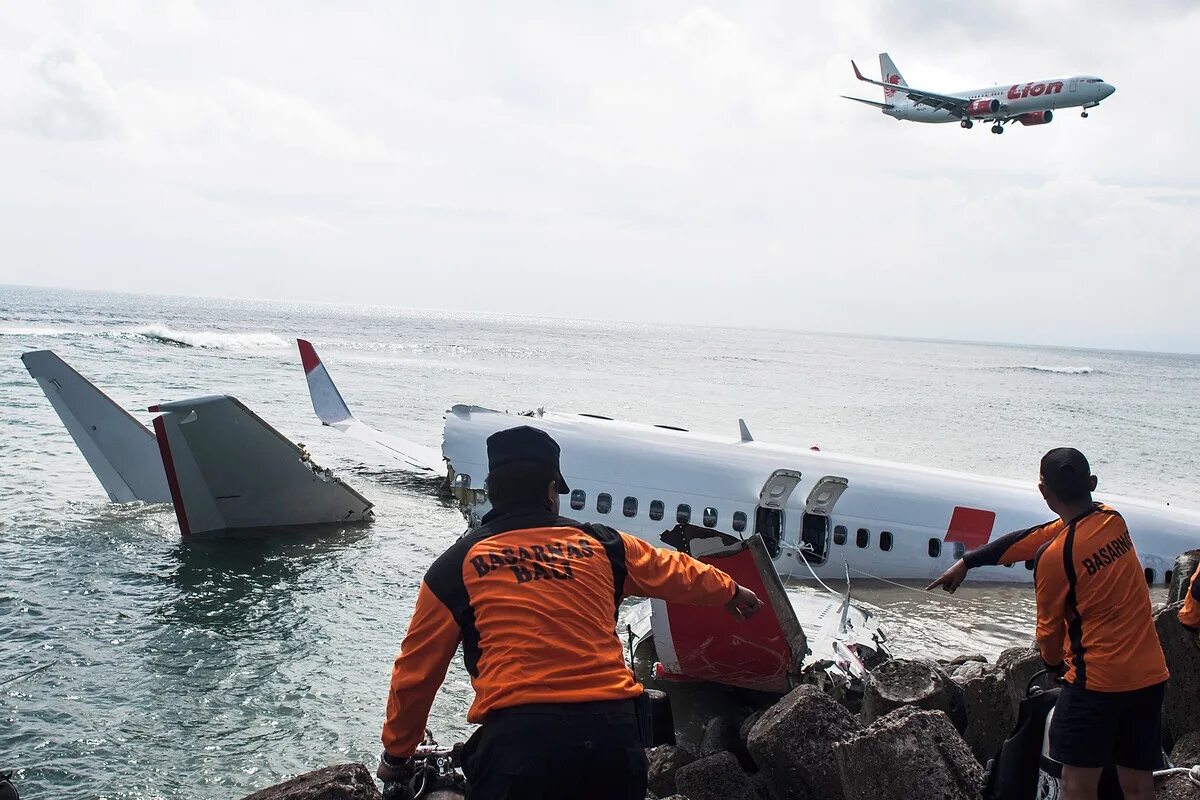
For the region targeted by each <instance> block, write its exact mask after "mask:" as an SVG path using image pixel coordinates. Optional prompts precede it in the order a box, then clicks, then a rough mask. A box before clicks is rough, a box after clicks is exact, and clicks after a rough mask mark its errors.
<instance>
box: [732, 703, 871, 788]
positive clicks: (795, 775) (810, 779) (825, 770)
mask: <svg viewBox="0 0 1200 800" xmlns="http://www.w3.org/2000/svg"><path fill="white" fill-rule="evenodd" d="M861 731H862V725H860V724H859V723H858V720H856V719H854V717H853V716H851V715H850V712H849V711H847V710H846V709H845V708H844V707H842V706H841V705H839V704H838V703H837V701H835V700H834V699H833V698H832V697H830V696H829V695H827V694H825V693H824V692H822V691H821V690H820V689H817V688H816V687H815V686H800V687H797V688H796V689H793V690H792V691H791V692H790V693H788V694H787V696H785V697H784V698H783V699H782V700H780V701H779V702H778V703H776V704H775V705H773V706H771V707H770V708H768V709H767V710H766V711H765V712H763V714H762V716H761V717H760V718H759V720H758V721H757V722H756V723H755V724H754V727H752V728H751V729H750V735H749V736H748V737H747V738H746V744H747V746H748V747H749V748H750V755H751V756H753V757H754V762H755V763H756V764H758V768H759V771H760V773H759V774H761V775H763V776H764V777H765V778H766V781H767V783H768V784H769V785H770V787H771V790H772V793H773V795H774V796H775V797H777V798H779V800H841V798H842V797H843V794H842V782H841V775H840V773H839V772H838V769H837V761H836V759H835V757H834V753H833V745H834V743H835V742H839V741H841V740H843V739H845V738H847V737H849V736H853V735H855V734H857V733H859V732H861Z"/></svg>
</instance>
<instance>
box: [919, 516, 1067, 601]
mask: <svg viewBox="0 0 1200 800" xmlns="http://www.w3.org/2000/svg"><path fill="white" fill-rule="evenodd" d="M1055 522H1058V520H1057V519H1054V520H1051V521H1050V522H1046V523H1043V524H1041V525H1035V526H1033V527H1032V528H1025V529H1024V530H1019V531H1013V532H1012V533H1006V534H1004V535H1003V536H1000V537H998V538H996V539H993V540H992V541H990V542H988V543H987V544H985V545H983V546H981V547H976V548H975V549H974V550H972V551H970V552H969V553H967V554H966V555H964V556H963V557H962V558H960V559H959V560H958V561H955V562H954V565H953V566H952V567H950V569H948V570H946V571H945V572H943V573H942V574H941V577H939V578H938V579H937V580H936V581H934V582H933V583H931V584H929V585H928V586H926V587H925V591H929V590H930V589H936V588H937V587H939V586H940V587H942V588H943V589H945V590H946V591H947V592H954V590H955V589H957V588H958V587H959V584H961V583H962V582H963V581H964V580H966V577H967V570H971V569H975V568H976V567H995V566H1004V565H1006V564H1016V563H1017V562H1019V561H1029V560H1030V559H1032V558H1036V557H1037V554H1038V551H1039V550H1040V549H1041V548H1042V545H1044V544H1045V543H1046V542H1048V541H1050V540H1051V539H1053V538H1054V535H1055V534H1056V533H1057V532H1058V527H1057V526H1056V525H1055V524H1054V523H1055Z"/></svg>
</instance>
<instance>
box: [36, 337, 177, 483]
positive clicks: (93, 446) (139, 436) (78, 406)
mask: <svg viewBox="0 0 1200 800" xmlns="http://www.w3.org/2000/svg"><path fill="white" fill-rule="evenodd" d="M21 361H23V362H24V363H25V369H27V370H29V374H30V375H31V376H32V377H33V379H34V380H36V381H37V382H38V385H39V386H41V387H42V391H43V392H45V393H46V398H47V399H48V400H49V401H50V405H52V406H54V410H55V411H56V412H58V417H59V419H61V420H62V423H63V425H65V426H66V428H67V431H68V432H69V433H70V434H71V438H72V439H74V440H75V445H76V446H77V447H78V448H79V451H80V452H81V453H83V457H84V458H85V459H87V462H88V466H90V467H91V468H92V472H94V473H95V474H96V477H97V478H99V480H100V484H101V485H102V486H103V487H104V491H105V492H107V493H108V499H109V500H111V501H112V502H114V503H132V502H134V501H137V500H141V501H143V502H147V503H169V502H171V493H170V491H169V490H168V489H167V478H166V475H165V474H163V467H162V461H161V460H159V457H158V446H157V445H156V444H155V443H154V434H153V433H151V432H150V430H149V428H147V427H146V426H145V425H143V424H142V423H140V422H138V421H137V420H136V419H134V418H133V416H131V415H130V414H129V412H128V411H126V410H125V409H123V408H121V407H120V406H119V405H117V404H116V403H114V402H113V401H112V400H111V399H109V397H108V395H106V394H105V393H104V392H102V391H100V390H99V389H97V388H96V387H95V386H93V385H92V384H91V383H90V382H89V381H88V380H87V379H86V378H84V377H83V376H82V375H80V374H79V373H78V372H76V371H75V370H73V369H71V367H70V366H68V365H67V363H66V362H65V361H63V360H62V359H61V358H59V357H58V356H56V355H55V354H54V353H53V352H51V351H50V350H36V351H34V352H30V353H25V354H24V355H23V356H21Z"/></svg>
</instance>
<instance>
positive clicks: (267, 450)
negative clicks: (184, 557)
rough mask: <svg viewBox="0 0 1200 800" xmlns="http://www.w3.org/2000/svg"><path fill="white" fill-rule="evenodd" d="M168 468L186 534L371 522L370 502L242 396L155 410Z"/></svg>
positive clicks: (216, 397) (184, 402) (164, 405)
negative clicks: (250, 405) (274, 425)
mask: <svg viewBox="0 0 1200 800" xmlns="http://www.w3.org/2000/svg"><path fill="white" fill-rule="evenodd" d="M150 410H151V411H152V412H158V413H160V416H158V417H155V419H154V431H155V436H156V437H157V439H158V449H159V450H160V451H161V456H162V460H161V466H162V468H163V470H164V471H165V473H166V476H167V481H168V483H169V484H170V491H171V498H172V501H173V502H174V503H175V515H176V517H177V518H178V519H179V530H180V532H181V533H183V534H184V535H185V536H186V535H188V534H191V533H207V532H210V531H219V530H238V529H241V528H273V527H280V526H288V527H290V526H296V525H313V524H320V523H338V522H365V521H368V520H371V519H373V518H374V515H373V513H372V511H371V502H370V501H369V500H367V499H366V498H365V497H363V496H362V495H361V494H359V493H358V492H356V491H354V490H353V489H351V488H350V487H349V486H347V485H346V484H344V483H342V481H341V480H339V479H338V478H336V477H334V475H333V473H332V472H331V471H329V470H327V469H322V468H321V467H319V466H317V465H316V464H314V463H313V462H312V460H311V459H310V458H309V456H308V453H307V452H305V451H304V449H303V448H301V447H300V446H298V445H296V444H294V443H293V442H292V441H291V440H289V439H288V438H287V437H286V436H284V435H283V434H281V433H280V432H279V431H277V430H275V429H274V428H272V427H271V426H270V425H268V424H267V423H266V422H264V421H263V420H262V419H261V418H260V417H259V416H258V415H257V414H255V413H254V412H253V411H251V410H250V409H248V408H246V406H244V405H242V403H241V402H240V401H238V400H237V399H236V398H233V397H228V396H225V395H214V396H210V397H198V398H195V399H192V400H180V401H178V402H174V403H162V404H160V405H157V406H152V407H151V409H150Z"/></svg>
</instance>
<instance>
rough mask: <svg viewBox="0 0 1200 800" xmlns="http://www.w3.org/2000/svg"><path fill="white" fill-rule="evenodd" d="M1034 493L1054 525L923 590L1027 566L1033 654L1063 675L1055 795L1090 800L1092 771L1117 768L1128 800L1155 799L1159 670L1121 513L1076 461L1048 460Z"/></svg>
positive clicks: (1141, 579) (1158, 649)
mask: <svg viewBox="0 0 1200 800" xmlns="http://www.w3.org/2000/svg"><path fill="white" fill-rule="evenodd" d="M1038 488H1039V489H1040V490H1041V493H1042V497H1043V498H1044V499H1045V501H1046V505H1048V506H1049V507H1050V510H1051V511H1053V512H1054V513H1055V514H1057V515H1058V518H1057V519H1054V520H1052V521H1050V522H1047V523H1044V524H1042V525H1035V526H1034V527H1032V528H1029V529H1027V530H1022V531H1014V532H1012V533H1010V534H1007V535H1005V536H1002V537H1000V538H999V539H997V540H995V541H992V542H989V543H987V544H985V545H983V546H982V547H979V548H977V549H975V550H973V551H971V552H969V553H967V554H966V555H964V556H963V557H962V558H961V559H959V561H958V562H957V563H955V564H954V566H952V567H951V568H950V569H948V570H947V571H946V572H945V573H944V574H943V575H942V576H941V577H940V578H938V579H937V580H936V581H934V582H933V583H931V584H930V585H929V586H928V587H927V588H928V589H933V588H935V587H937V586H941V587H943V588H944V589H945V590H946V591H948V592H953V591H954V590H955V589H957V588H958V586H959V584H961V583H962V582H963V579H964V578H966V575H967V571H968V570H969V569H971V568H974V567H981V566H988V565H997V564H1011V563H1016V562H1018V561H1026V560H1028V559H1034V560H1035V561H1036V565H1037V566H1036V567H1035V570H1034V586H1035V588H1036V591H1037V644H1038V649H1039V650H1040V652H1041V657H1042V660H1043V661H1044V662H1045V664H1046V667H1047V668H1048V669H1050V670H1051V671H1052V672H1055V673H1057V674H1061V675H1062V676H1063V688H1062V692H1061V694H1060V695H1059V697H1058V701H1057V703H1056V704H1055V707H1054V718H1053V721H1052V723H1051V725H1050V757H1051V758H1053V759H1055V760H1056V761H1059V762H1060V763H1062V764H1063V771H1062V789H1063V795H1062V796H1063V798H1064V800H1095V798H1096V797H1097V787H1098V785H1099V782H1100V773H1101V770H1102V768H1103V767H1105V766H1107V765H1109V764H1116V765H1117V775H1118V778H1119V779H1120V782H1121V790H1122V791H1123V792H1124V794H1125V797H1126V798H1127V800H1153V797H1154V777H1153V773H1152V770H1154V769H1156V768H1157V767H1158V766H1159V765H1160V763H1161V757H1162V749H1161V748H1162V744H1161V743H1162V735H1161V725H1162V702H1163V692H1164V689H1165V685H1166V680H1167V677H1168V673H1167V663H1166V659H1165V657H1164V656H1163V651H1162V646H1161V645H1160V644H1159V641H1158V634H1157V632H1156V631H1155V629H1154V620H1153V619H1152V617H1151V611H1150V590H1149V587H1148V586H1147V585H1146V578H1145V574H1144V573H1143V572H1142V567H1141V564H1140V562H1139V561H1138V556H1137V551H1136V550H1134V547H1133V542H1132V540H1131V539H1130V536H1129V531H1128V529H1127V528H1126V527H1125V520H1124V519H1122V518H1121V515H1120V514H1119V513H1118V512H1117V511H1115V510H1114V509H1112V508H1109V507H1108V506H1106V505H1103V504H1101V503H1094V502H1092V495H1091V493H1092V492H1093V491H1095V489H1096V477H1095V476H1094V475H1092V474H1091V467H1090V466H1089V465H1088V461H1087V459H1086V458H1085V457H1084V455H1083V453H1081V452H1079V451H1078V450H1076V449H1074V448H1070V447H1060V448H1056V449H1054V450H1051V451H1050V452H1048V453H1046V455H1045V456H1043V457H1042V462H1041V479H1040V481H1039V483H1038Z"/></svg>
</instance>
